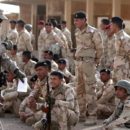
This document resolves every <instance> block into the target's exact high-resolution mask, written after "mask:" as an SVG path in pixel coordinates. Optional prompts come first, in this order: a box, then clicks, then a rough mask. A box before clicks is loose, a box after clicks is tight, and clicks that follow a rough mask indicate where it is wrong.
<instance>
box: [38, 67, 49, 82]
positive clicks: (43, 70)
mask: <svg viewBox="0 0 130 130" xmlns="http://www.w3.org/2000/svg"><path fill="white" fill-rule="evenodd" d="M35 70H36V75H37V76H38V78H39V79H40V80H42V79H44V78H45V77H46V76H47V74H48V68H46V67H43V66H39V67H37V68H36V69H35Z"/></svg>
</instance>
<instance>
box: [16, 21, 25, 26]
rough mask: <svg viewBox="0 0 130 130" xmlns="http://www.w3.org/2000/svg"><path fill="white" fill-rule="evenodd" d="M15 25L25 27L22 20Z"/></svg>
mask: <svg viewBox="0 0 130 130" xmlns="http://www.w3.org/2000/svg"><path fill="white" fill-rule="evenodd" d="M17 24H19V25H20V26H21V27H24V26H25V22H24V20H21V19H20V20H18V21H17Z"/></svg>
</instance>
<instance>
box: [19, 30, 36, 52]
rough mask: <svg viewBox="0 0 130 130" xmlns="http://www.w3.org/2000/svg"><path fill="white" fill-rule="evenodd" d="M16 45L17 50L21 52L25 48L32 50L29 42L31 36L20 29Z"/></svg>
mask: <svg viewBox="0 0 130 130" xmlns="http://www.w3.org/2000/svg"><path fill="white" fill-rule="evenodd" d="M17 46H18V52H23V51H26V50H28V51H31V52H32V51H33V47H32V44H31V36H30V34H29V33H28V32H27V31H26V30H22V31H21V32H20V33H19V36H18V42H17Z"/></svg>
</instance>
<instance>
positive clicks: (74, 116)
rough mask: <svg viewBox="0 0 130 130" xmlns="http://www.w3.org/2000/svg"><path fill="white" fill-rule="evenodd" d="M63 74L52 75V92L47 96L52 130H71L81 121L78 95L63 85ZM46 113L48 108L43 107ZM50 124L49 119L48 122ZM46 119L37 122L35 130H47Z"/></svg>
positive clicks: (54, 73) (53, 73)
mask: <svg viewBox="0 0 130 130" xmlns="http://www.w3.org/2000/svg"><path fill="white" fill-rule="evenodd" d="M62 80H63V74H62V73H60V72H57V71H54V72H52V73H51V74H50V85H51V87H52V91H51V92H50V96H47V98H46V101H47V102H48V104H50V103H51V130H71V127H72V126H74V125H76V123H77V122H78V119H79V106H78V103H77V100H76V94H75V92H74V90H73V88H72V87H70V86H68V85H65V84H62ZM43 111H44V112H45V111H46V107H43ZM46 122H47V123H48V119H47V120H46ZM44 125H46V123H45V119H44V120H41V121H39V122H37V123H36V124H35V126H34V128H35V130H40V129H43V128H45V129H47V128H48V127H49V125H50V124H47V127H44Z"/></svg>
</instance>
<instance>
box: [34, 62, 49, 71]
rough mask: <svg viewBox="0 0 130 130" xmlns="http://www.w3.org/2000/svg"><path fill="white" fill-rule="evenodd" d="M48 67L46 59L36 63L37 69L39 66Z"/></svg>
mask: <svg viewBox="0 0 130 130" xmlns="http://www.w3.org/2000/svg"><path fill="white" fill-rule="evenodd" d="M41 66H42V67H48V64H47V63H46V62H45V61H39V62H37V63H36V65H35V69H36V68H38V67H41Z"/></svg>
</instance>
